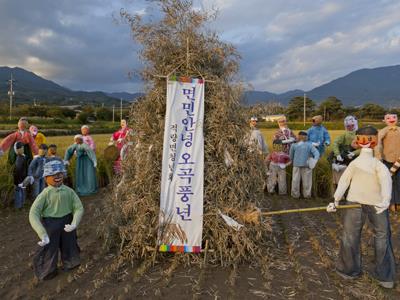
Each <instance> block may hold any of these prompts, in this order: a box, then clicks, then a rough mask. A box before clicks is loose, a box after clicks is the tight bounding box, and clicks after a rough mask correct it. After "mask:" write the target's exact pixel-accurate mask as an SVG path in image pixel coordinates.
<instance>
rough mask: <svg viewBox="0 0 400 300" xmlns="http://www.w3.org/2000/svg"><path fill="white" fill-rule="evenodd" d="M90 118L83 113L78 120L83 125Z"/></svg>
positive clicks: (87, 114)
mask: <svg viewBox="0 0 400 300" xmlns="http://www.w3.org/2000/svg"><path fill="white" fill-rule="evenodd" d="M89 117H91V115H90V114H89V113H87V112H84V111H82V112H80V113H79V114H78V116H77V119H78V120H79V122H80V123H81V124H85V123H87V120H88V118H89Z"/></svg>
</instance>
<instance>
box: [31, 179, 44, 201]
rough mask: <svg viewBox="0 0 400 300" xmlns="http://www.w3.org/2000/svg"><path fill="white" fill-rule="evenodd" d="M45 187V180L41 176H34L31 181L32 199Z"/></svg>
mask: <svg viewBox="0 0 400 300" xmlns="http://www.w3.org/2000/svg"><path fill="white" fill-rule="evenodd" d="M45 187H46V182H45V180H44V178H43V177H41V178H35V181H34V182H33V186H32V196H33V200H35V199H36V197H37V196H38V195H39V194H40V193H41V192H42V191H43V190H44V188H45Z"/></svg>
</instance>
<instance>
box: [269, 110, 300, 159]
mask: <svg viewBox="0 0 400 300" xmlns="http://www.w3.org/2000/svg"><path fill="white" fill-rule="evenodd" d="M278 126H279V129H278V130H277V131H276V132H275V134H274V141H275V140H281V141H282V150H283V151H284V152H285V153H286V154H289V150H290V145H291V144H293V143H295V142H296V136H295V135H294V133H293V131H292V130H290V129H289V128H288V126H287V120H286V117H285V116H282V117H280V118H279V119H278Z"/></svg>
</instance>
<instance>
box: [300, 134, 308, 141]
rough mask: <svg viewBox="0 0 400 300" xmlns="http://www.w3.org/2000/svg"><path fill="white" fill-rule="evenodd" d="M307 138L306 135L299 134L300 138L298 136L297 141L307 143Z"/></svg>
mask: <svg viewBox="0 0 400 300" xmlns="http://www.w3.org/2000/svg"><path fill="white" fill-rule="evenodd" d="M307 138H308V137H307V136H306V135H301V134H299V135H298V136H297V140H298V141H299V142H305V141H307Z"/></svg>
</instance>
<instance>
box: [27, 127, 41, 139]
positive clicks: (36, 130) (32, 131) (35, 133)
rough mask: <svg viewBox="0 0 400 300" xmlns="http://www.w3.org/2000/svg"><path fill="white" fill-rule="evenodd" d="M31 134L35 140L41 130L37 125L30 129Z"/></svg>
mask: <svg viewBox="0 0 400 300" xmlns="http://www.w3.org/2000/svg"><path fill="white" fill-rule="evenodd" d="M29 132H30V133H31V135H32V136H33V138H35V137H36V136H37V134H38V132H39V130H38V128H37V127H36V126H35V125H32V126H31V127H29Z"/></svg>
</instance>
